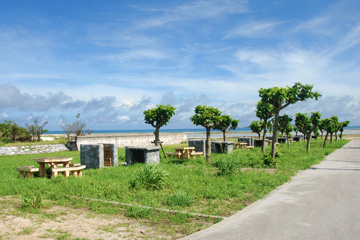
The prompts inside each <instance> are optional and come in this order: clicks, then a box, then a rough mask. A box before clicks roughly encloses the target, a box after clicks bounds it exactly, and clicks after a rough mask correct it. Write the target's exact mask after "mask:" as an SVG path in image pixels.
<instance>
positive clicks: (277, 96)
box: [259, 83, 321, 161]
mask: <svg viewBox="0 0 360 240" xmlns="http://www.w3.org/2000/svg"><path fill="white" fill-rule="evenodd" d="M312 89H313V85H308V84H305V85H304V84H301V83H295V84H294V85H293V86H292V87H288V86H287V87H285V88H280V87H272V88H261V89H260V90H259V96H260V98H261V101H263V102H265V103H269V104H270V105H272V106H273V107H274V126H273V140H274V141H272V145H271V156H272V158H273V161H275V154H276V141H275V139H276V136H277V131H278V126H279V125H278V124H279V115H280V111H281V110H282V109H284V108H286V107H287V106H289V105H290V104H295V103H297V102H299V101H305V100H307V99H315V100H317V99H318V98H319V97H320V96H321V95H320V94H319V93H318V92H313V91H312Z"/></svg>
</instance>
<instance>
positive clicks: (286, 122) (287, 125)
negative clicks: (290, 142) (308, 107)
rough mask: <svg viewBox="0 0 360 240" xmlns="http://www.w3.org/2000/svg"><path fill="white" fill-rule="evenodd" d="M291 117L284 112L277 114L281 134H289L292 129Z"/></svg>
mask: <svg viewBox="0 0 360 240" xmlns="http://www.w3.org/2000/svg"><path fill="white" fill-rule="evenodd" d="M292 120H293V119H292V118H291V117H289V116H288V115H286V114H284V115H283V116H279V131H280V132H281V134H284V133H285V135H286V136H290V135H291V132H292V131H293V130H294V128H293V126H291V122H292Z"/></svg>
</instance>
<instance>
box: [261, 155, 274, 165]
mask: <svg viewBox="0 0 360 240" xmlns="http://www.w3.org/2000/svg"><path fill="white" fill-rule="evenodd" d="M263 163H264V165H265V166H267V167H273V166H274V165H275V162H274V161H273V159H272V156H271V154H269V153H265V154H264V156H263Z"/></svg>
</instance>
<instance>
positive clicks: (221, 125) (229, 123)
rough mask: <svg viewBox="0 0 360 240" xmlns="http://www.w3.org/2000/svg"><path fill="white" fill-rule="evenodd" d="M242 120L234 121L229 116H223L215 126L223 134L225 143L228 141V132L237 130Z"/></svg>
mask: <svg viewBox="0 0 360 240" xmlns="http://www.w3.org/2000/svg"><path fill="white" fill-rule="evenodd" d="M239 122H240V120H236V119H233V118H232V117H231V116H229V115H222V116H221V117H220V119H219V121H218V122H217V123H216V125H215V126H214V129H216V130H220V131H222V132H223V136H224V141H226V131H230V130H235V129H236V128H237V126H238V124H239Z"/></svg>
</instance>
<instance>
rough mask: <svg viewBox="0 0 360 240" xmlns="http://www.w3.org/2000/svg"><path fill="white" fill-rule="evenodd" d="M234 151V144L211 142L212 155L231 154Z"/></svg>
mask: <svg viewBox="0 0 360 240" xmlns="http://www.w3.org/2000/svg"><path fill="white" fill-rule="evenodd" d="M233 149H234V143H233V142H211V153H231V152H232V151H233Z"/></svg>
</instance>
